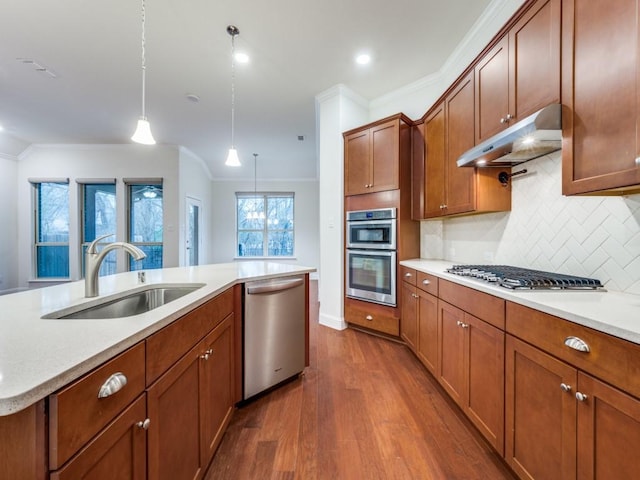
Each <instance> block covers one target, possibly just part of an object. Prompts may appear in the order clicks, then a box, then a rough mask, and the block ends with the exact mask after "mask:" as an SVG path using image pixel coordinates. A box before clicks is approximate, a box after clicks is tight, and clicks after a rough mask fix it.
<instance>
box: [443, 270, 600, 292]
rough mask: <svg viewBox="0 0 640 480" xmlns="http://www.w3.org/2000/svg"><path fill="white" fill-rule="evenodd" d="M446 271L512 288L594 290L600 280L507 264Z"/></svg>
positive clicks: (598, 286)
mask: <svg viewBox="0 0 640 480" xmlns="http://www.w3.org/2000/svg"><path fill="white" fill-rule="evenodd" d="M447 272H449V273H453V274H454V275H462V276H465V277H472V278H477V279H479V280H484V281H486V282H492V283H495V284H496V285H499V286H501V287H504V288H510V289H512V290H516V289H517V290H595V289H601V288H603V286H602V284H601V283H600V280H596V279H594V278H586V277H576V276H573V275H564V274H561V273H551V272H543V271H540V270H530V269H528V268H520V267H511V266H508V265H453V266H451V267H449V268H447Z"/></svg>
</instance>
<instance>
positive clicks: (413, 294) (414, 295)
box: [411, 293, 419, 298]
mask: <svg viewBox="0 0 640 480" xmlns="http://www.w3.org/2000/svg"><path fill="white" fill-rule="evenodd" d="M411 296H412V297H413V298H419V297H418V295H416V294H415V293H412V294H411Z"/></svg>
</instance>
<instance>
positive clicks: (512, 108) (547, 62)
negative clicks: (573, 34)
mask: <svg viewBox="0 0 640 480" xmlns="http://www.w3.org/2000/svg"><path fill="white" fill-rule="evenodd" d="M559 101H560V0H539V1H538V2H536V3H535V4H534V5H533V6H532V7H531V8H530V9H529V10H528V11H527V12H526V13H525V14H524V15H523V16H522V18H521V19H520V20H518V22H517V23H516V24H515V25H514V26H513V27H512V28H511V30H509V114H510V115H511V116H512V117H513V119H512V120H510V124H513V122H517V121H519V120H522V119H523V118H526V117H527V116H529V115H531V114H532V113H535V112H537V111H538V110H540V109H541V108H542V107H545V106H547V105H549V104H551V103H558V102H559Z"/></svg>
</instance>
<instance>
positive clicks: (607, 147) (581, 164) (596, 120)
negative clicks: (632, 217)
mask: <svg viewBox="0 0 640 480" xmlns="http://www.w3.org/2000/svg"><path fill="white" fill-rule="evenodd" d="M639 6H640V5H639V2H638V0H616V1H614V2H594V1H591V0H565V1H563V2H562V103H563V105H564V107H565V108H564V109H563V112H562V124H563V125H562V130H563V138H564V139H563V145H562V193H563V194H565V195H574V194H602V193H610V194H623V193H630V192H637V191H640V160H638V157H639V156H640V145H639V138H638V135H639V134H640V133H639V132H640V128H639V119H640V89H639V88H638V85H639V84H640V22H639V16H638V15H639V14H638V9H639Z"/></svg>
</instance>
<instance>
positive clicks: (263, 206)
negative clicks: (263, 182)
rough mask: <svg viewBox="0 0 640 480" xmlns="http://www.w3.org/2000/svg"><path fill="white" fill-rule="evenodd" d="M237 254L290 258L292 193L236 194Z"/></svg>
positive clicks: (292, 242) (292, 246)
mask: <svg viewBox="0 0 640 480" xmlns="http://www.w3.org/2000/svg"><path fill="white" fill-rule="evenodd" d="M236 206H237V208H236V215H237V241H238V251H237V256H238V257H292V256H293V254H294V225H293V223H294V217H293V212H294V195H293V193H237V194H236Z"/></svg>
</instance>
